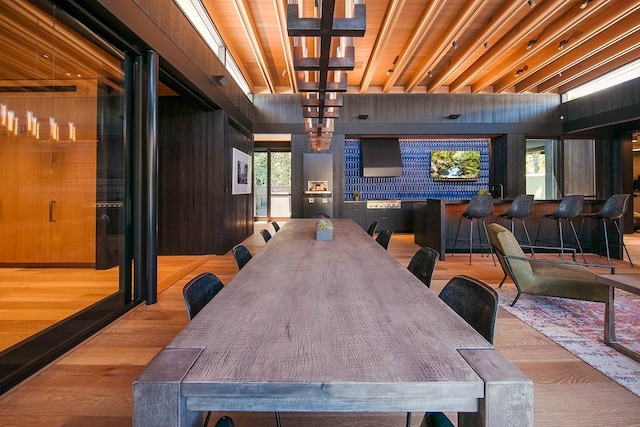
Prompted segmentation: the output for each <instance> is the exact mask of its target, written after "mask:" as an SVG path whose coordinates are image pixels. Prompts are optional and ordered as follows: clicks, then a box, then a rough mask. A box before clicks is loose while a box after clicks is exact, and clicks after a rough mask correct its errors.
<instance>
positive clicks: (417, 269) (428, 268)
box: [407, 246, 440, 288]
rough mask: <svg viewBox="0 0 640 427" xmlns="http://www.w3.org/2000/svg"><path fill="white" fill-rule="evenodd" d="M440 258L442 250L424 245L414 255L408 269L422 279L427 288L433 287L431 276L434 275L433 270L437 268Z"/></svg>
mask: <svg viewBox="0 0 640 427" xmlns="http://www.w3.org/2000/svg"><path fill="white" fill-rule="evenodd" d="M439 258H440V252H438V251H437V250H435V249H433V248H430V247H428V246H424V247H422V248H420V249H418V251H417V252H416V253H415V255H413V258H411V261H409V265H408V266H407V269H408V270H409V271H410V272H411V273H413V275H414V276H416V277H417V278H418V279H420V280H421V281H422V283H424V284H425V285H427V288H429V287H431V277H432V276H433V270H435V268H436V264H437V262H438V259H439Z"/></svg>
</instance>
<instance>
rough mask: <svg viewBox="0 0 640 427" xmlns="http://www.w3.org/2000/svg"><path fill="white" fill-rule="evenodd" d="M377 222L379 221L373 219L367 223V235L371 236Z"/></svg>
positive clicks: (376, 226)
mask: <svg viewBox="0 0 640 427" xmlns="http://www.w3.org/2000/svg"><path fill="white" fill-rule="evenodd" d="M379 223H380V222H379V221H373V222H372V223H371V224H369V228H368V229H367V233H368V234H369V236H371V237H373V235H374V234H375V232H376V229H377V228H378V224H379Z"/></svg>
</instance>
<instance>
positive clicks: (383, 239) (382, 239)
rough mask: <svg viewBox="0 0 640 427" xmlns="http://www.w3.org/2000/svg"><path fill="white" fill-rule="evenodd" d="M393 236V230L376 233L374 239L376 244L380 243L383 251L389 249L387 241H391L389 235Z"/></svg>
mask: <svg viewBox="0 0 640 427" xmlns="http://www.w3.org/2000/svg"><path fill="white" fill-rule="evenodd" d="M392 234H393V230H382V231H381V232H380V233H378V236H377V237H376V242H378V243H380V246H382V247H383V248H385V249H389V241H390V240H391V235H392Z"/></svg>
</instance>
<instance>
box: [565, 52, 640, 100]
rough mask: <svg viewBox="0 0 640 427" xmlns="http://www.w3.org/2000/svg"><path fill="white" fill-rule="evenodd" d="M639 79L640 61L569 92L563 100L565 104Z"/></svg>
mask: <svg viewBox="0 0 640 427" xmlns="http://www.w3.org/2000/svg"><path fill="white" fill-rule="evenodd" d="M637 77H640V59H638V60H636V61H633V62H631V63H629V64H627V65H624V66H622V67H620V68H617V69H615V70H613V71H611V72H609V73H607V74H605V75H603V76H602V77H598V78H597V79H594V80H591V81H590V82H589V83H585V84H583V85H581V86H578V87H576V88H574V89H571V90H570V91H567V93H565V94H563V96H562V100H563V101H564V102H568V101H571V100H573V99H576V98H580V97H582V96H585V95H589V94H592V93H595V92H598V91H600V90H603V89H607V88H609V87H611V86H615V85H617V84H620V83H624V82H626V81H629V80H633V79H635V78H637Z"/></svg>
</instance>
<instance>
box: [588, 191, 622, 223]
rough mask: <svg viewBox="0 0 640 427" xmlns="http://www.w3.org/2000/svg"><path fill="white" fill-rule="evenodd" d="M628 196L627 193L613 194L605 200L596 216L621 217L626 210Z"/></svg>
mask: <svg viewBox="0 0 640 427" xmlns="http://www.w3.org/2000/svg"><path fill="white" fill-rule="evenodd" d="M629 197H630V195H629V194H614V195H613V196H611V197H609V199H607V202H606V203H605V204H604V206H603V207H602V209H601V210H600V212H598V213H597V214H596V216H598V217H600V218H607V219H618V218H621V217H622V215H624V213H625V212H626V210H627V204H628V203H629Z"/></svg>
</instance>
